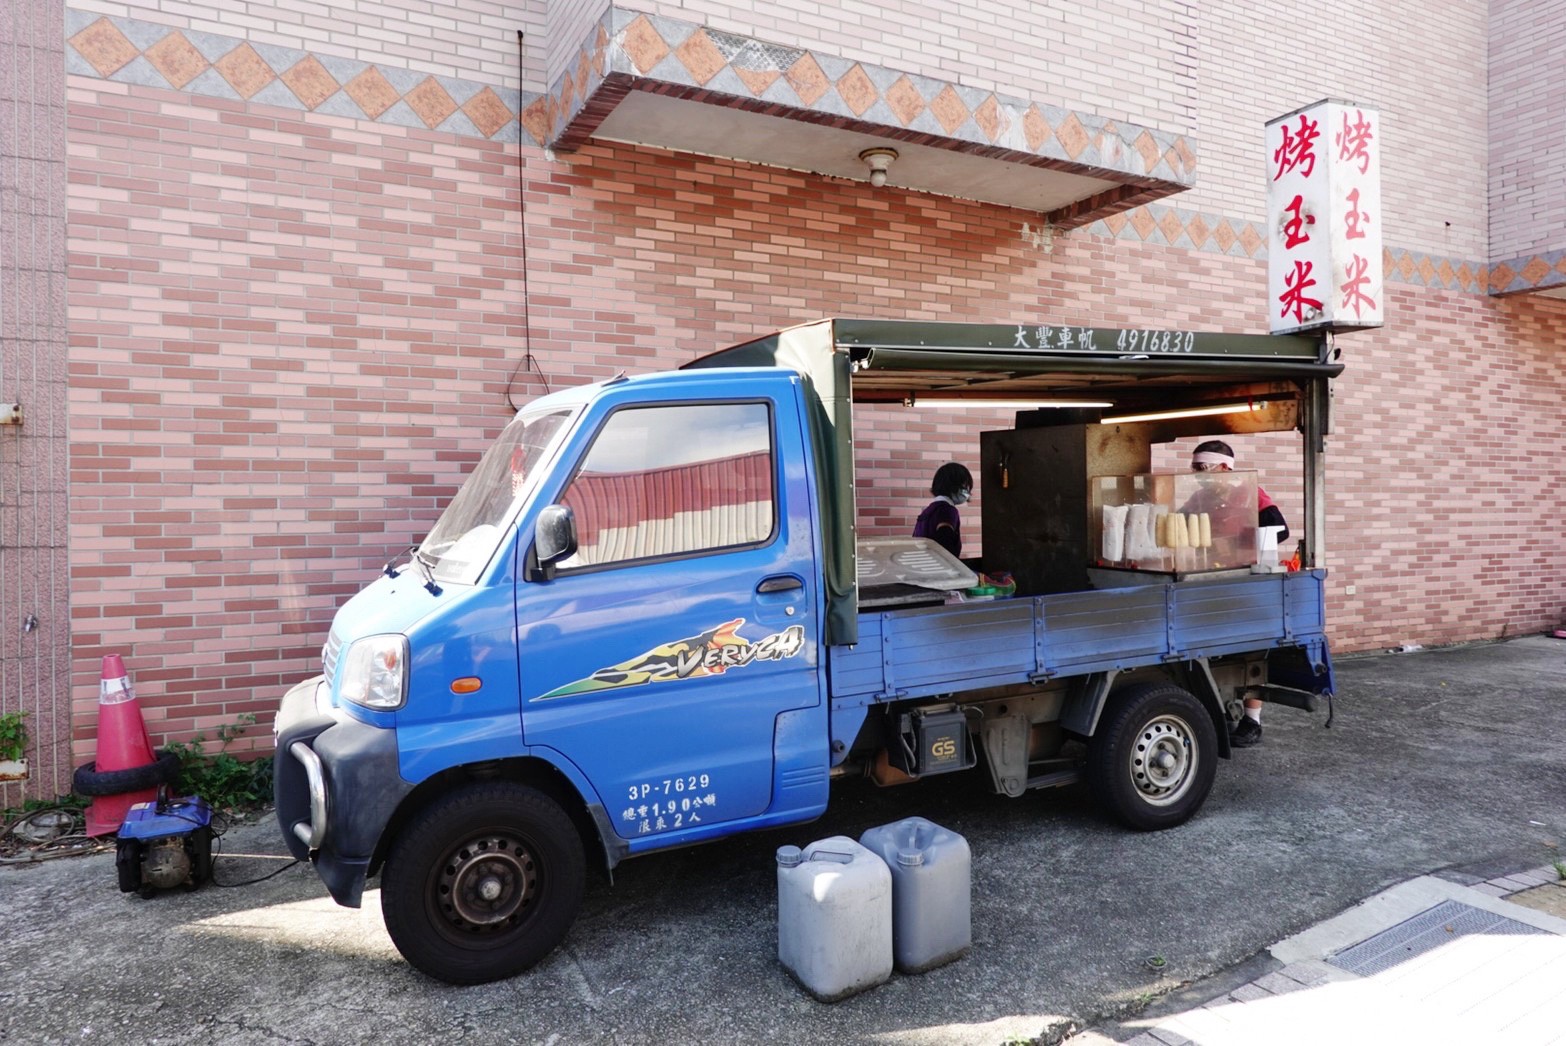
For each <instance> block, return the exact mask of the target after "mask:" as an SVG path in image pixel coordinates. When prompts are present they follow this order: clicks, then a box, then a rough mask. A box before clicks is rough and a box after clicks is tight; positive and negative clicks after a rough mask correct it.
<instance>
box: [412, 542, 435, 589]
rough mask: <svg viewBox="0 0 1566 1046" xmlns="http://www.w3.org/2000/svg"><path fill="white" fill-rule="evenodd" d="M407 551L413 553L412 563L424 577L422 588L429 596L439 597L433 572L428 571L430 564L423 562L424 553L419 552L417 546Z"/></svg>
mask: <svg viewBox="0 0 1566 1046" xmlns="http://www.w3.org/2000/svg"><path fill="white" fill-rule="evenodd" d="M408 551H410V552H412V553H413V562H414V563H415V564H417V565H418V568H419V573H421V574H423V575H424V587H425V588H427V589H429V593H430V595H432V596H438V595H440V586H439V585H437V584H436V583H435V571H434V570H432V569H430V568H431V566H432V564H430V563H427V562H425V560H424V553H423V552H421V551H419V546H418V545H414V546H413V547H412V548H411V549H409V550H408Z"/></svg>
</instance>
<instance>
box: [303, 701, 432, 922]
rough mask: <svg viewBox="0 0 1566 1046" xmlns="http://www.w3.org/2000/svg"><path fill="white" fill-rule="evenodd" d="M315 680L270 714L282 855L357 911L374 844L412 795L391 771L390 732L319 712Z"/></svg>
mask: <svg viewBox="0 0 1566 1046" xmlns="http://www.w3.org/2000/svg"><path fill="white" fill-rule="evenodd" d="M320 682H321V677H319V676H317V677H315V678H314V679H307V680H305V681H304V682H303V683H300V684H299V685H298V686H296V687H294V688H293V689H292V690H290V691H289V692H288V693H287V694H286V695H284V697H283V703H282V707H281V708H279V709H278V712H277V726H276V750H275V752H274V758H273V798H274V800H275V801H276V805H277V823H278V827H279V828H280V829H281V831H282V833H283V841H284V842H285V843H286V844H287V846H288V850H289V852H290V853H292V854H293V855H294V856H295V857H297V858H299V859H300V860H306V859H308V860H309V861H310V862H311V863H313V864H314V865H315V870H316V874H317V875H319V876H320V877H321V881H322V882H324V883H325V884H326V888H327V890H328V891H329V892H330V893H331V895H332V899H333V900H335V901H336V902H337V903H338V904H341V905H346V906H347V907H349V908H357V907H359V903H360V899H361V898H362V896H363V894H364V880H365V877H366V876H367V875H368V873H369V868H370V860H371V858H372V857H373V855H374V853H375V846H376V843H377V842H379V840H380V838H381V833H382V832H384V831H385V829H386V825H387V823H388V822H389V821H390V820H391V817H392V814H393V813H394V812H395V811H396V809H397V806H398V804H399V803H401V802H402V800H403V798H404V797H406V796H407V794H408V793H409V792H411V791H412V790H413V786H412V785H411V784H409V783H408V782H407V781H404V780H403V779H402V775H401V774H400V773H399V771H398V761H397V735H396V733H395V731H392V730H386V729H382V728H381V727H376V726H370V725H369V724H367V723H361V722H359V721H358V720H356V719H351V718H349V717H347V716H343V715H338V714H332V713H329V712H326V711H322V710H321V709H320V707H319V706H318V704H317V702H316V688H317V686H318V685H319V684H320Z"/></svg>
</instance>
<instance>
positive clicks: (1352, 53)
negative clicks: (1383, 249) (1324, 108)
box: [1171, 0, 1489, 262]
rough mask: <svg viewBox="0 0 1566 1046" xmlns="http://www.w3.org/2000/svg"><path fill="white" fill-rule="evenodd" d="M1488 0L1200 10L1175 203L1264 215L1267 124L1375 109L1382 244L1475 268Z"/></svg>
mask: <svg viewBox="0 0 1566 1046" xmlns="http://www.w3.org/2000/svg"><path fill="white" fill-rule="evenodd" d="M1487 11H1488V6H1487V4H1486V3H1484V2H1483V0H1464V2H1461V3H1449V4H1442V5H1441V6H1440V11H1439V14H1438V15H1437V14H1435V13H1434V12H1433V10H1432V11H1426V10H1425V9H1416V8H1411V7H1409V6H1408V5H1407V4H1402V3H1394V2H1391V0H1373V2H1370V3H1364V4H1353V5H1347V4H1342V3H1336V2H1330V0H1314V2H1310V3H1296V2H1294V0H1261V2H1258V3H1243V4H1242V3H1223V4H1208V5H1204V6H1203V7H1202V8H1201V15H1200V26H1199V31H1198V35H1199V38H1200V42H1199V44H1198V48H1197V50H1198V53H1199V55H1200V60H1199V65H1200V74H1199V78H1198V90H1197V92H1196V120H1195V127H1194V128H1193V129H1192V133H1193V134H1194V135H1195V137H1196V143H1197V149H1198V150H1199V153H1200V156H1201V167H1200V169H1199V170H1198V172H1197V187H1196V188H1195V189H1194V190H1192V191H1191V192H1187V193H1184V194H1182V195H1181V196H1179V197H1177V198H1176V199H1175V200H1173V201H1171V202H1173V203H1174V204H1175V205H1176V206H1179V207H1190V208H1194V209H1198V210H1213V211H1217V212H1220V213H1223V214H1227V215H1230V216H1231V217H1239V218H1242V219H1245V220H1248V221H1257V222H1259V221H1263V220H1265V218H1266V196H1265V189H1266V182H1265V177H1266V175H1265V170H1264V164H1265V161H1266V158H1265V157H1264V156H1263V149H1262V128H1263V125H1264V124H1265V123H1266V122H1267V121H1268V120H1270V119H1271V118H1272V117H1274V116H1279V115H1281V114H1283V113H1286V112H1289V111H1291V110H1293V109H1297V108H1299V107H1300V106H1303V105H1308V104H1309V103H1311V102H1315V101H1317V100H1319V99H1321V98H1325V97H1333V98H1342V99H1346V100H1348V101H1353V102H1358V103H1360V104H1362V105H1367V106H1370V107H1371V108H1375V109H1379V110H1380V111H1381V119H1382V126H1383V129H1384V133H1385V140H1384V142H1383V143H1382V145H1383V152H1382V165H1381V185H1382V210H1383V211H1384V212H1385V226H1384V228H1383V229H1382V238H1383V242H1384V243H1386V244H1388V245H1389V246H1398V247H1403V248H1406V249H1414V250H1420V251H1426V252H1429V253H1431V254H1436V255H1442V256H1446V257H1456V258H1465V259H1471V260H1476V261H1481V262H1482V261H1484V260H1485V258H1486V257H1487V255H1486V231H1485V182H1486V175H1485V155H1486V143H1485V138H1486V109H1487V104H1488V103H1487V99H1486V94H1485V67H1486V59H1485V55H1486V50H1485V48H1486V45H1485V41H1486V36H1487V33H1488V28H1489V20H1488V18H1487Z"/></svg>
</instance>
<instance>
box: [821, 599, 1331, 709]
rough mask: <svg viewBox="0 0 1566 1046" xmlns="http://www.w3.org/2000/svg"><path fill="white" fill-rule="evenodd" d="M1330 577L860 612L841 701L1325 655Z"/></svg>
mask: <svg viewBox="0 0 1566 1046" xmlns="http://www.w3.org/2000/svg"><path fill="white" fill-rule="evenodd" d="M1325 578H1326V572H1325V571H1323V570H1309V571H1299V572H1295V573H1289V574H1256V575H1252V576H1249V577H1238V578H1232V579H1223V580H1214V581H1200V582H1184V583H1180V584H1164V585H1146V586H1137V587H1133V588H1109V589H1095V590H1092V591H1087V592H1065V593H1059V594H1056V595H1048V596H1033V597H1030V598H1023V599H1008V600H999V601H996V602H990V603H965V604H957V605H952V606H942V607H930V608H926V609H920V610H889V611H883V612H880V613H875V614H861V615H860V619H859V641H858V642H857V643H856V644H854V645H853V646H851V647H834V648H832V650H831V655H830V657H831V676H830V686H831V694H832V700H833V703H834V704H835V705H837V706H839V707H860V706H863V705H867V704H874V703H878V702H884V701H895V700H901V699H904V698H913V697H932V696H936V695H940V694H955V693H962V692H964V691H968V690H979V689H985V688H988V687H995V686H1007V685H1015V684H1019V683H1042V682H1046V681H1048V680H1050V679H1056V678H1062V677H1069V676H1077V675H1084V674H1087V673H1090V672H1105V671H1109V670H1111V669H1116V670H1120V671H1125V670H1127V669H1132V668H1140V667H1144V666H1147V665H1156V664H1161V663H1165V662H1171V661H1188V660H1192V659H1195V658H1210V657H1220V656H1223V655H1226V654H1242V653H1249V652H1253V651H1264V650H1273V649H1277V648H1280V647H1290V646H1301V647H1306V648H1307V649H1319V648H1320V647H1321V645H1322V643H1323V641H1324V637H1325V630H1326V613H1325V599H1324V587H1325Z"/></svg>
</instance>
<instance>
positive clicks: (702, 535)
mask: <svg viewBox="0 0 1566 1046" xmlns="http://www.w3.org/2000/svg"><path fill="white" fill-rule="evenodd" d="M774 472H775V467H774V451H773V443H772V419H771V411H770V409H769V408H768V406H767V404H765V403H702V404H677V405H660V406H656V407H628V408H624V409H622V410H619V411H616V412H615V413H614V414H612V415H611V416H610V417H609V420H608V421H606V422H605V423H604V426H603V428H602V429H601V430H600V431H599V433H598V435H597V437H596V438H595V439H594V440H593V444H592V446H591V447H590V448H589V449H588V451H587V454H586V456H585V457H584V458H583V461H582V467H581V468H580V469H579V470H578V471H577V474H576V476H575V477H574V478H573V479H572V480H571V484H570V486H568V487H567V488H566V491H565V493H564V495H563V496H562V497H561V498H560V501H561V502H562V503H563V504H565V505H567V506H569V507H570V509H571V510H572V512H573V514H574V515H575V517H576V534H577V551H576V554H575V555H573V556H571V557H570V558H569V559H567V560H565V561H563V562H562V563H561V564H560V566H561V568H562V569H567V570H568V569H571V568H575V567H589V566H604V565H606V564H611V563H624V562H632V561H640V560H651V559H663V558H668V557H672V556H684V555H693V554H699V553H703V552H708V551H715V550H719V549H729V548H736V547H743V546H747V545H757V544H761V543H763V542H765V541H767V540H769V539H770V538H771V536H772V532H773V529H774V526H775V519H776V512H775V502H776V498H775V497H774V492H773V475H774Z"/></svg>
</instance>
